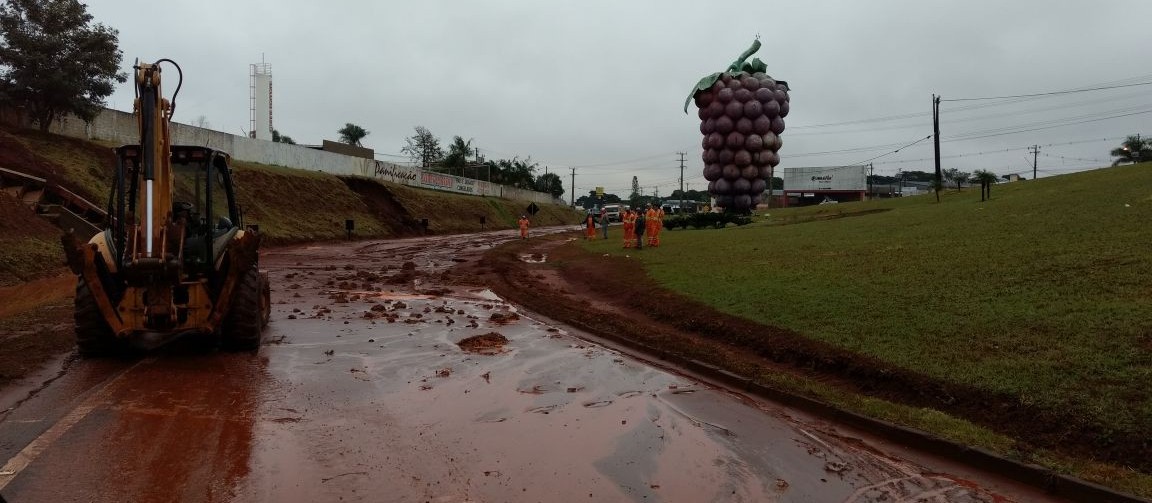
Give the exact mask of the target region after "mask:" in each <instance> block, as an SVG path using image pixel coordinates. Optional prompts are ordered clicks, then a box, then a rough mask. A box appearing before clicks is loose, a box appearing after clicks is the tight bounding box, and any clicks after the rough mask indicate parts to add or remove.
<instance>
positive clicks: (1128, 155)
mask: <svg viewBox="0 0 1152 503" xmlns="http://www.w3.org/2000/svg"><path fill="white" fill-rule="evenodd" d="M1110 153H1111V154H1112V157H1117V158H1118V159H1116V162H1113V163H1112V165H1113V166H1119V165H1121V164H1125V163H1132V164H1135V163H1138V162H1148V161H1152V140H1144V139H1141V138H1140V135H1138V134H1137V135H1132V136H1129V137H1128V138H1127V139H1125V140H1124V143H1121V144H1120V147H1119V148H1114V149H1112V152H1110Z"/></svg>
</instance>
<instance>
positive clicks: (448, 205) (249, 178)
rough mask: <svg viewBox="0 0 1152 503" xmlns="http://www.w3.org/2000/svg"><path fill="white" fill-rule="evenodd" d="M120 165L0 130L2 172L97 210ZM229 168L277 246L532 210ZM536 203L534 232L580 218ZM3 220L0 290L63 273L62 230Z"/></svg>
mask: <svg viewBox="0 0 1152 503" xmlns="http://www.w3.org/2000/svg"><path fill="white" fill-rule="evenodd" d="M114 164H115V156H114V154H113V152H112V149H111V148H110V147H109V146H108V145H102V144H99V143H93V142H87V141H83V140H78V139H75V138H69V137H65V136H59V135H54V134H49V133H41V132H39V131H36V130H30V129H19V130H17V129H0V167H2V168H7V169H11V170H16V171H20V172H23V173H28V174H31V175H34V176H37V177H41V178H46V179H48V180H49V182H54V183H58V184H60V185H61V186H63V187H65V188H67V189H69V190H71V191H73V192H75V193H77V194H79V195H81V196H83V197H85V198H87V199H88V200H90V201H93V202H95V203H96V204H104V202H105V201H106V200H107V193H108V190H109V187H110V183H111V182H110V181H111V177H112V167H113V165H114ZM233 168H234V170H235V178H236V186H237V199H238V200H239V204H240V206H241V207H242V209H243V211H244V214H245V221H246V223H249V224H258V225H259V226H260V230H261V232H263V233H264V236H265V238H266V243H267V244H272V245H278V244H291V243H301V242H311V241H325V240H337V239H346V238H347V231H346V228H345V221H346V220H353V221H354V225H355V230H354V231H353V237H354V238H356V239H369V238H392V237H407V236H416V235H422V234H452V233H460V232H477V231H482V230H494V229H511V228H514V227H515V226H516V220H517V219H518V218H519V217H520V214H522V213H524V211H525V208H526V207H527V205H528V203H527V202H523V201H512V200H506V199H498V198H485V197H479V196H467V195H461V194H450V193H445V192H436V191H430V190H422V189H416V188H412V187H406V186H402V185H395V184H390V183H382V182H379V181H377V180H373V179H370V178H361V177H340V176H335V175H330V174H326V173H319V172H315V171H308V170H304V169H290V168H283V167H276V166H265V165H260V164H252V163H245V162H239V161H234V162H233ZM539 206H540V208H541V211H540V213H538V214H537V215H536V216H535V217H533V225H535V226H541V225H558V224H569V223H575V222H577V221H578V220H579V216H578V215H577V214H576V213H574V212H572V211H570V210H569V209H567V208H566V207H561V206H556V205H548V204H544V205H539ZM0 218H2V220H3V221H0V231H2V232H3V234H2V235H0V285H5V284H14V283H19V282H23V281H29V280H32V279H35V278H37V277H41V276H44V275H45V274H51V273H59V272H62V271H63V269H62V268H61V265H62V253H61V252H60V250H59V244H58V234H59V231H57V230H55V228H53V227H52V226H51V225H48V224H47V223H45V222H43V221H41V220H40V219H39V218H37V217H36V216H35V214H34V213H33V212H32V211H31V210H28V209H26V208H21V207H20V205H19V204H18V202H17V201H16V200H15V199H14V198H12V197H11V196H7V199H3V200H0ZM423 220H427V221H428V225H427V228H425V227H424V225H422V221H423Z"/></svg>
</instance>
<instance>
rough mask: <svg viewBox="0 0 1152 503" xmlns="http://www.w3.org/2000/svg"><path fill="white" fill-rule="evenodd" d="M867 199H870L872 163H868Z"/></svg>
mask: <svg viewBox="0 0 1152 503" xmlns="http://www.w3.org/2000/svg"><path fill="white" fill-rule="evenodd" d="M868 199H869V200H871V199H872V163H868Z"/></svg>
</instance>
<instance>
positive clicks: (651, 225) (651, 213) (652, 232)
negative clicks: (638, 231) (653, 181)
mask: <svg viewBox="0 0 1152 503" xmlns="http://www.w3.org/2000/svg"><path fill="white" fill-rule="evenodd" d="M656 218H657V216H656V208H653V207H652V203H648V211H646V212H644V220H645V223H646V224H647V226H648V227H647V228H646V229H644V232H645V233H646V234H648V246H656V226H657V225H658V224H659V222H657V220H656Z"/></svg>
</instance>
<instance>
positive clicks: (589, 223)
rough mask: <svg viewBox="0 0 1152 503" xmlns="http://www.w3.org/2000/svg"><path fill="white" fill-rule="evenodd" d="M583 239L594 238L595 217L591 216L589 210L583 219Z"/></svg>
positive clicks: (592, 239) (590, 239)
mask: <svg viewBox="0 0 1152 503" xmlns="http://www.w3.org/2000/svg"><path fill="white" fill-rule="evenodd" d="M584 239H587V240H589V241H595V240H596V217H594V216H592V212H591V211H589V212H588V218H586V219H584Z"/></svg>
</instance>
